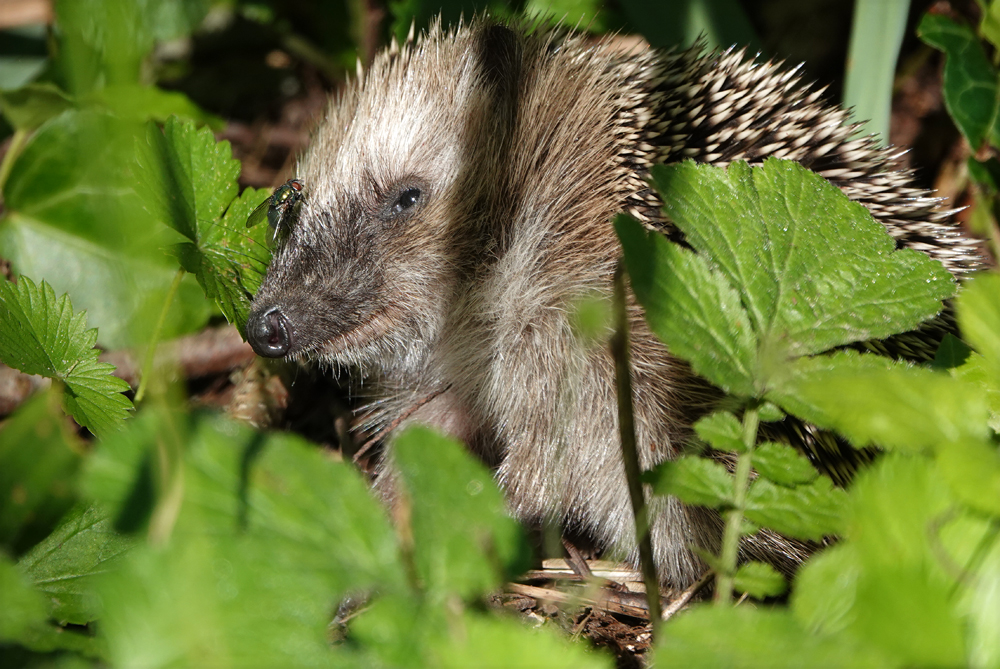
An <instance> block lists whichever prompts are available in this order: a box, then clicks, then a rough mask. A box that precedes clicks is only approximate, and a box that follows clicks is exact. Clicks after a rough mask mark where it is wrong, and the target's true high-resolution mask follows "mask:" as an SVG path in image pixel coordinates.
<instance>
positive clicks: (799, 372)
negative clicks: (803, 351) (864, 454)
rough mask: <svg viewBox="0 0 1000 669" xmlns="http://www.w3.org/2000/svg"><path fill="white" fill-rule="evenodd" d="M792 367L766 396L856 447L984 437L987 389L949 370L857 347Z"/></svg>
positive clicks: (922, 445) (916, 446) (920, 445)
mask: <svg viewBox="0 0 1000 669" xmlns="http://www.w3.org/2000/svg"><path fill="white" fill-rule="evenodd" d="M788 371H789V373H788V374H787V375H786V376H783V377H781V378H780V379H775V381H774V386H775V388H774V390H773V392H771V393H770V394H769V398H770V399H772V400H774V401H775V402H777V403H778V404H780V405H781V406H782V407H784V408H785V409H786V410H787V411H789V412H790V413H794V414H795V415H797V416H799V417H801V418H803V419H805V420H807V421H809V422H811V423H815V424H816V425H818V426H820V427H824V428H830V429H835V430H837V431H838V432H840V433H841V434H843V435H845V436H846V437H847V438H848V439H850V440H851V442H852V443H853V444H854V445H855V446H857V447H863V446H868V445H871V444H877V445H879V446H883V447H886V448H900V449H906V450H911V451H913V450H921V449H927V448H934V447H936V446H937V445H939V444H943V443H948V442H951V441H956V440H958V439H960V438H962V437H971V438H973V439H977V440H981V439H985V438H986V437H987V433H988V428H987V423H986V421H987V418H988V412H987V408H986V402H985V399H984V397H983V393H982V392H981V391H980V390H979V388H977V387H976V386H975V385H972V384H969V383H965V382H963V381H961V380H959V379H955V378H953V377H951V376H949V375H947V374H943V373H940V372H935V371H932V370H929V369H923V368H917V367H908V366H906V365H904V364H901V363H894V362H892V361H890V360H887V359H885V358H882V357H879V356H875V355H859V354H856V353H853V352H843V353H836V354H834V355H831V356H823V357H817V358H810V359H800V360H797V361H795V362H794V363H793V364H792V365H790V366H789V367H788Z"/></svg>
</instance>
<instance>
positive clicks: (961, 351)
mask: <svg viewBox="0 0 1000 669" xmlns="http://www.w3.org/2000/svg"><path fill="white" fill-rule="evenodd" d="M971 354H972V349H971V348H969V345H968V344H966V343H965V342H964V341H962V340H961V339H959V338H958V337H956V336H955V335H953V334H951V333H950V332H949V333H947V334H946V335H945V336H944V338H943V339H942V340H941V344H940V345H939V346H938V349H937V351H935V352H934V360H932V361H931V368H932V369H937V370H940V371H944V370H947V369H953V368H955V367H960V366H961V365H963V364H965V362H966V361H967V360H968V359H969V356H970V355H971Z"/></svg>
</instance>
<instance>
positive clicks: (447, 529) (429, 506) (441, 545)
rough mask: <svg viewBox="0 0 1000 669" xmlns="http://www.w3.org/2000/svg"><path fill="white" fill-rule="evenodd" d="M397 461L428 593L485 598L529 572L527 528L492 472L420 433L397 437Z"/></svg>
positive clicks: (455, 447)
mask: <svg viewBox="0 0 1000 669" xmlns="http://www.w3.org/2000/svg"><path fill="white" fill-rule="evenodd" d="M393 456H394V460H395V464H396V466H397V467H398V468H399V474H400V485H401V486H403V487H404V489H405V491H406V493H407V497H406V501H405V502H402V503H403V504H406V505H407V506H408V508H409V513H410V518H411V519H412V521H411V526H412V532H413V548H412V550H413V556H414V563H415V565H416V570H417V573H418V574H419V577H420V580H421V582H422V584H423V586H424V588H425V589H426V591H427V592H428V593H429V594H431V595H432V596H433V597H435V598H439V597H442V596H444V595H446V594H447V593H452V592H454V593H458V594H460V595H463V596H479V595H482V594H485V593H487V592H489V591H490V590H491V589H493V588H495V587H496V586H498V585H499V584H500V583H501V582H502V579H503V578H504V577H506V576H507V575H508V574H512V573H517V572H518V571H519V569H520V568H523V567H524V566H526V563H525V560H526V558H527V557H528V553H527V544H526V543H525V541H526V540H525V537H524V534H523V531H522V530H521V527H520V526H519V525H518V524H517V522H515V521H514V520H513V519H512V518H511V517H510V516H509V515H508V514H507V511H506V503H505V501H504V497H503V494H502V493H501V492H500V490H499V488H497V486H496V484H495V483H494V482H493V477H492V476H491V474H490V472H489V470H488V469H486V467H484V466H483V465H482V464H481V463H479V462H478V461H476V460H475V459H473V457H472V456H471V455H469V454H468V453H467V452H466V451H465V449H464V448H463V447H462V445H461V444H459V443H458V442H456V441H454V440H452V439H449V438H447V437H444V436H442V435H440V434H437V433H435V432H433V431H431V430H429V429H426V428H419V427H415V428H410V429H408V430H406V431H405V432H404V433H403V434H401V435H399V437H397V438H396V440H395V442H394V445H393ZM430 456H433V457H430Z"/></svg>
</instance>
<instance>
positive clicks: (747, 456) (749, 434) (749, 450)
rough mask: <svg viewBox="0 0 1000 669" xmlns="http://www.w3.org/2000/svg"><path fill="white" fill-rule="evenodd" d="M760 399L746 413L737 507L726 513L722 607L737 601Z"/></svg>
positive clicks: (719, 591) (719, 587) (718, 591)
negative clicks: (736, 584)
mask: <svg viewBox="0 0 1000 669" xmlns="http://www.w3.org/2000/svg"><path fill="white" fill-rule="evenodd" d="M758 406H759V405H758V404H757V402H756V401H755V402H753V403H751V405H750V406H748V407H747V409H746V411H745V412H744V413H743V446H744V451H743V453H740V455H739V458H738V459H737V460H736V476H735V480H734V481H733V500H734V507H735V508H733V509H731V510H730V511H727V512H726V514H725V515H726V529H725V530H724V532H723V534H722V556H721V560H720V562H721V566H722V569H721V571H720V573H719V575H718V580H717V581H716V585H715V602H716V604H718V605H721V606H729V604H730V603H731V602H732V600H733V581H734V579H735V576H736V563H737V561H738V560H739V556H740V529H741V528H742V526H743V512H744V511H745V510H746V502H747V490H748V489H749V488H750V469H751V463H752V462H753V449H754V446H755V445H756V444H757V426H758V425H759V424H760V413H759V410H758Z"/></svg>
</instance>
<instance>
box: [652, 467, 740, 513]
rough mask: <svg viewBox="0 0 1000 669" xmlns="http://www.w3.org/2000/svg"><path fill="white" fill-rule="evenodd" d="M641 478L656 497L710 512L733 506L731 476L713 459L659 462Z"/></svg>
mask: <svg viewBox="0 0 1000 669" xmlns="http://www.w3.org/2000/svg"><path fill="white" fill-rule="evenodd" d="M643 478H644V479H645V480H646V482H647V483H652V485H653V491H654V492H656V493H657V494H659V495H673V496H675V497H677V498H678V499H680V500H681V501H682V502H685V503H687V504H694V505H696V506H706V507H709V508H712V509H722V508H728V507H731V506H732V505H733V477H732V475H731V474H730V473H729V472H728V471H726V468H725V466H723V465H722V464H720V463H718V462H716V461H715V460H710V459H708V458H699V457H693V456H686V457H681V458H677V459H676V460H669V461H667V462H664V463H661V464H660V465H659V466H658V467H657V468H656V469H654V470H652V471H651V472H648V473H647V474H645V475H644V477H643Z"/></svg>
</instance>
